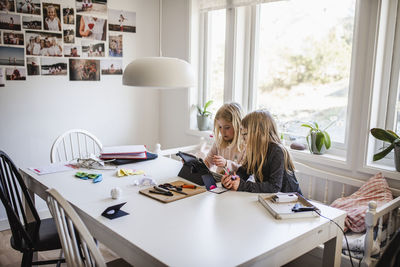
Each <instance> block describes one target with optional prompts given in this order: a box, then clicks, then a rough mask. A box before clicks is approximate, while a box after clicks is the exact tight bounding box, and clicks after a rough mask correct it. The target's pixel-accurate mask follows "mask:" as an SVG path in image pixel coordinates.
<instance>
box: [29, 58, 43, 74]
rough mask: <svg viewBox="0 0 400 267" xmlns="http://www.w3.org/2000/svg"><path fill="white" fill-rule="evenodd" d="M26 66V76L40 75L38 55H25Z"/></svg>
mask: <svg viewBox="0 0 400 267" xmlns="http://www.w3.org/2000/svg"><path fill="white" fill-rule="evenodd" d="M26 68H27V71H28V76H35V75H40V64H39V58H38V57H26Z"/></svg>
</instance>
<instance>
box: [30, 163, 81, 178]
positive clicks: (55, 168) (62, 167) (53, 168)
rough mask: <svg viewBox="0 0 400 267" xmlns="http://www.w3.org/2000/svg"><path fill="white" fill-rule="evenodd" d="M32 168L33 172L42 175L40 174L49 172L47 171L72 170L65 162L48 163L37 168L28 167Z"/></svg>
mask: <svg viewBox="0 0 400 267" xmlns="http://www.w3.org/2000/svg"><path fill="white" fill-rule="evenodd" d="M29 169H30V170H32V171H33V172H34V173H36V174H39V175H42V174H49V173H55V172H65V171H70V170H73V169H74V168H73V167H72V166H71V165H69V164H67V163H65V162H64V163H54V164H50V165H47V166H43V167H38V168H29Z"/></svg>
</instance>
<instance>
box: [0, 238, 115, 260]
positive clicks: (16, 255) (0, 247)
mask: <svg viewBox="0 0 400 267" xmlns="http://www.w3.org/2000/svg"><path fill="white" fill-rule="evenodd" d="M10 237H11V231H10V230H5V231H0V266H1V267H17V266H20V265H21V259H22V253H20V252H19V251H16V250H14V249H13V248H12V247H11V245H10ZM99 247H100V251H101V253H102V254H103V257H104V259H105V261H106V262H108V261H111V260H114V259H116V258H118V257H117V255H115V254H114V253H113V252H112V251H111V250H109V249H107V247H105V246H104V245H102V244H100V245H99ZM59 254H60V251H59V250H54V251H46V252H40V253H39V256H38V260H51V259H56V258H58V257H59ZM41 266H55V265H41ZM61 266H63V267H66V266H67V265H66V264H65V263H63V264H61Z"/></svg>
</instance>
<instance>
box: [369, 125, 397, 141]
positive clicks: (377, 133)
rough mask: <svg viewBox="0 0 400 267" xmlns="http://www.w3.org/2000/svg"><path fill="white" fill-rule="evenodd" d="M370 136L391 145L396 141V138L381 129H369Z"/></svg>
mask: <svg viewBox="0 0 400 267" xmlns="http://www.w3.org/2000/svg"><path fill="white" fill-rule="evenodd" d="M371 134H372V135H373V136H374V137H375V138H376V139H379V140H382V141H385V142H388V143H393V142H394V140H396V138H397V137H396V136H395V135H393V134H391V133H390V132H388V131H386V130H384V129H381V128H372V129H371Z"/></svg>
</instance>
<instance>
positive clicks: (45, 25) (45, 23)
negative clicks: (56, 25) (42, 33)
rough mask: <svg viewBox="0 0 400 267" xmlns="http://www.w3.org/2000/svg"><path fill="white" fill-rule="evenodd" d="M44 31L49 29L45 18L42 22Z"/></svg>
mask: <svg viewBox="0 0 400 267" xmlns="http://www.w3.org/2000/svg"><path fill="white" fill-rule="evenodd" d="M44 29H45V30H48V29H49V25H47V18H46V19H45V20H44Z"/></svg>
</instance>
